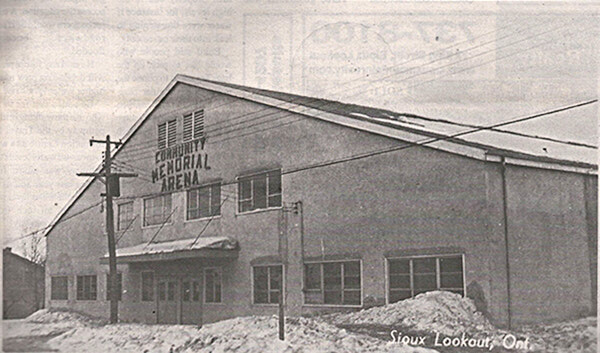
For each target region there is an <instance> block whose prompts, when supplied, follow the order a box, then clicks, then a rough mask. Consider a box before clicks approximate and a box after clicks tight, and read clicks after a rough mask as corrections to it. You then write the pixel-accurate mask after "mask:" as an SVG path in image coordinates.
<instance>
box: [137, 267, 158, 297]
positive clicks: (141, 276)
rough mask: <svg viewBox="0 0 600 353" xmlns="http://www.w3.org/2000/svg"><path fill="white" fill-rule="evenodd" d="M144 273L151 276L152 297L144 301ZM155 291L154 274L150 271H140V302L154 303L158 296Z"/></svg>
mask: <svg viewBox="0 0 600 353" xmlns="http://www.w3.org/2000/svg"><path fill="white" fill-rule="evenodd" d="M144 273H151V274H152V286H151V288H152V295H151V298H150V299H144ZM156 292H157V289H156V273H154V271H152V270H146V271H140V302H142V303H143V302H146V303H148V302H150V303H151V302H154V301H155V300H156V296H157V295H158V294H157V293H156Z"/></svg>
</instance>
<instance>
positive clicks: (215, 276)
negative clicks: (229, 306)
mask: <svg viewBox="0 0 600 353" xmlns="http://www.w3.org/2000/svg"><path fill="white" fill-rule="evenodd" d="M204 302H205V303H220V302H221V274H220V272H219V271H218V270H217V269H215V268H207V269H205V270H204Z"/></svg>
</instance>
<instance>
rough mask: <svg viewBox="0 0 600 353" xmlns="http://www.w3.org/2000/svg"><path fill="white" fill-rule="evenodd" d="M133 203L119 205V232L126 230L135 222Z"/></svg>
mask: <svg viewBox="0 0 600 353" xmlns="http://www.w3.org/2000/svg"><path fill="white" fill-rule="evenodd" d="M133 218H134V216H133V201H131V202H127V203H122V204H120V205H119V216H118V219H117V230H124V229H126V228H127V227H129V225H130V224H131V222H133Z"/></svg>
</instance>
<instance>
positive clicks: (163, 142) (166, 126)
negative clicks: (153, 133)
mask: <svg viewBox="0 0 600 353" xmlns="http://www.w3.org/2000/svg"><path fill="white" fill-rule="evenodd" d="M176 144H177V120H176V119H173V120H169V121H165V122H164V123H160V124H158V149H159V150H162V149H165V148H167V147H172V146H175V145H176Z"/></svg>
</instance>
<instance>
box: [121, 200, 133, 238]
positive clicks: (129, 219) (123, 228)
mask: <svg viewBox="0 0 600 353" xmlns="http://www.w3.org/2000/svg"><path fill="white" fill-rule="evenodd" d="M125 205H131V218H128V219H124V221H126V222H124V224H121V207H124V206H125ZM134 219H135V204H134V202H133V200H132V201H128V202H121V203H119V204H118V205H117V231H118V232H121V231H124V230H125V228H127V226H129V224H130V223H133V220H134Z"/></svg>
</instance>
